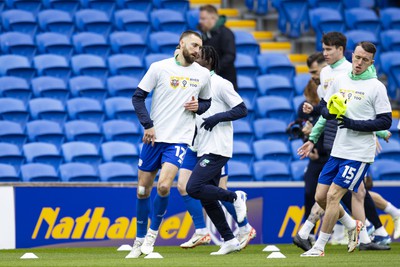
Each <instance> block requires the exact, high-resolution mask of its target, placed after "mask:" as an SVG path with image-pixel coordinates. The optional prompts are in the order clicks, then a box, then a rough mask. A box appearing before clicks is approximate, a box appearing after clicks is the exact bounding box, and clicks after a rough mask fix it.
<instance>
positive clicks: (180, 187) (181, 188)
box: [177, 182, 187, 196]
mask: <svg viewBox="0 0 400 267" xmlns="http://www.w3.org/2000/svg"><path fill="white" fill-rule="evenodd" d="M177 187H178V191H179V194H181V195H182V196H183V195H186V194H187V192H186V184H183V183H180V182H178V185H177Z"/></svg>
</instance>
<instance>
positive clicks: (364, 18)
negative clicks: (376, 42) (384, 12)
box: [344, 8, 381, 36]
mask: <svg viewBox="0 0 400 267" xmlns="http://www.w3.org/2000/svg"><path fill="white" fill-rule="evenodd" d="M344 15H345V18H346V25H347V27H348V28H349V29H351V30H365V31H370V32H372V33H373V34H375V36H377V35H378V34H379V32H380V28H381V24H380V21H379V18H378V16H377V15H376V13H375V12H374V11H373V10H372V9H368V8H351V9H345V12H344Z"/></svg>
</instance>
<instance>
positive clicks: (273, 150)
mask: <svg viewBox="0 0 400 267" xmlns="http://www.w3.org/2000/svg"><path fill="white" fill-rule="evenodd" d="M253 150H254V154H255V156H256V160H276V161H280V162H284V163H286V164H288V163H290V161H291V158H292V154H291V152H290V150H289V148H288V146H287V145H286V143H285V142H283V141H279V140H269V139H265V140H258V141H254V142H253Z"/></svg>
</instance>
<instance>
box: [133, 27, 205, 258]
mask: <svg viewBox="0 0 400 267" xmlns="http://www.w3.org/2000/svg"><path fill="white" fill-rule="evenodd" d="M179 45H180V47H181V53H180V54H178V55H176V57H172V58H169V59H165V60H161V61H159V62H155V63H153V64H152V65H151V66H150V68H149V70H148V71H147V73H146V74H145V76H144V77H143V79H142V80H141V82H140V83H139V85H138V88H137V89H136V91H135V93H134V95H133V97H132V103H133V105H134V107H135V112H136V114H137V116H138V118H139V121H140V123H141V124H142V125H143V127H144V129H145V130H144V135H143V143H144V144H143V147H142V151H141V152H140V159H139V163H138V168H139V171H138V177H139V179H138V180H139V181H138V190H137V234H136V240H135V243H134V245H133V248H132V251H131V252H130V253H129V254H128V256H126V258H138V257H139V256H140V255H141V254H149V253H151V252H152V251H153V249H154V243H155V240H156V238H157V234H158V228H159V226H160V224H161V221H162V219H163V217H164V215H165V213H166V210H167V205H168V199H169V193H170V188H171V185H172V182H173V180H174V178H175V176H176V174H177V172H178V169H179V167H180V166H181V164H182V161H183V158H184V156H185V152H186V148H187V146H188V144H190V143H191V142H192V139H193V136H194V129H195V116H196V115H195V114H202V113H204V112H205V111H206V110H207V109H208V108H209V107H210V103H211V92H210V73H209V71H208V70H207V69H205V68H203V67H201V66H200V65H199V64H197V63H196V62H195V60H196V59H197V57H198V56H199V51H200V48H201V46H202V40H201V36H200V35H199V34H198V33H197V32H193V31H186V32H184V33H182V35H181V37H180V40H179ZM151 91H153V96H152V105H151V114H150V116H149V114H148V112H147V110H146V106H145V104H144V100H145V98H146V97H147V95H148V94H149V93H150V92H151ZM159 169H161V171H160V175H159V178H158V182H157V195H156V196H155V198H154V201H153V208H152V211H153V212H152V213H153V215H152V218H151V225H150V228H149V229H148V230H147V222H148V217H149V214H150V210H151V209H150V204H151V203H150V199H149V197H150V193H151V189H152V187H153V183H154V179H155V177H156V174H157V172H158V170H159ZM146 232H147V234H146Z"/></svg>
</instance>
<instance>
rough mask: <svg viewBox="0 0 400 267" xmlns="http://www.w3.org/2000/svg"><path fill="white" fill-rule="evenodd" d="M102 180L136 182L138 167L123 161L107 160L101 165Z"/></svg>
mask: <svg viewBox="0 0 400 267" xmlns="http://www.w3.org/2000/svg"><path fill="white" fill-rule="evenodd" d="M99 172H100V179H101V181H102V182H134V181H136V180H137V168H134V167H132V165H130V164H126V163H122V162H106V163H103V164H101V165H100V166H99Z"/></svg>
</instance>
